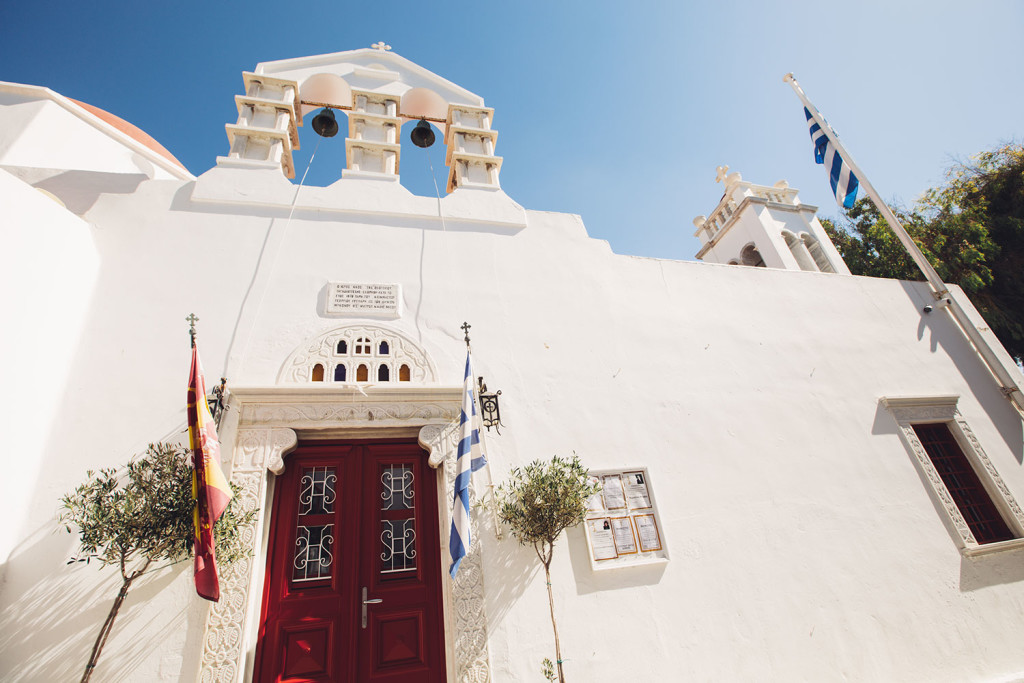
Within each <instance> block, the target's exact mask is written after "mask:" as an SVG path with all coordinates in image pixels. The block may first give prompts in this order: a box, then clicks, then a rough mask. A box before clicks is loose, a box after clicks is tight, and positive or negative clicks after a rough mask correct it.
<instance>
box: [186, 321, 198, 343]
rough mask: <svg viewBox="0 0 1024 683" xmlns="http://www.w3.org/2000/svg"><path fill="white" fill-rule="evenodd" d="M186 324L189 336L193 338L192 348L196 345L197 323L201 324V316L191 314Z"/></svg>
mask: <svg viewBox="0 0 1024 683" xmlns="http://www.w3.org/2000/svg"><path fill="white" fill-rule="evenodd" d="M185 322H187V323H188V336H190V337H191V338H192V346H195V345H196V323H197V322H199V316H197V315H196V314H195V313H189V314H188V317H187V318H185Z"/></svg>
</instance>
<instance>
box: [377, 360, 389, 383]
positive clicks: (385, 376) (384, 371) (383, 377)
mask: <svg viewBox="0 0 1024 683" xmlns="http://www.w3.org/2000/svg"><path fill="white" fill-rule="evenodd" d="M377 381H378V382H390V381H391V368H389V367H388V365H387V363H382V364H381V366H380V367H379V368H377Z"/></svg>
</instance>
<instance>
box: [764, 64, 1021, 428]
mask: <svg viewBox="0 0 1024 683" xmlns="http://www.w3.org/2000/svg"><path fill="white" fill-rule="evenodd" d="M782 80H783V81H785V82H786V83H789V84H790V86H792V88H793V92H795V93H796V96H797V97H799V98H800V101H801V102H803V104H804V106H805V107H807V111H809V112H810V113H811V118H813V119H814V121H815V123H817V124H818V125H819V126H821V131H822V132H823V133H824V134H825V135H826V137H828V140H829V142H830V143H832V145H833V146H834V147H835V150H836V154H838V155H839V156H840V157H841V158H842V160H843V161H844V162H845V163H846V165H847V166H849V167H850V170H851V171H853V174H854V175H855V176H857V180H858V181H860V184H861V186H862V187H863V188H864V191H865V192H867V193H868V196H869V197H871V201H872V202H873V203H874V205H875V208H877V209H878V211H879V213H881V214H882V217H883V218H884V219H885V220H886V222H887V223H888V224H889V227H891V228H892V231H893V232H894V233H895V234H896V237H897V238H898V239H899V241H900V243H901V244H903V247H904V249H906V250H907V253H909V254H910V258H912V259H914V263H916V264H917V267H918V268H920V269H921V272H922V273H924V276H925V279H926V280H927V281H928V284H929V285H930V286H931V288H932V295H933V296H934V297H935V299H936V300H942V301H945V302H947V305H946V308H948V309H949V312H950V314H951V315H952V316H953V319H954V320H956V322H957V324H959V326H960V328H961V329H962V330H963V332H964V334H965V335H966V337H967V338H968V339H969V340H970V342H971V343H972V344H973V345H974V348H975V349H976V350H977V352H978V355H979V356H981V358H982V360H983V361H984V362H985V365H986V366H988V369H989V371H990V372H991V373H992V374H993V375H994V376H995V379H996V381H997V382H998V383H999V388H1000V390H1001V391H1002V392H1003V394H1004V395H1005V396H1006V397H1007V398H1008V399H1010V402H1011V403H1012V404H1013V405H1014V407H1016V408H1017V410H1018V412H1020V413H1021V415H1022V416H1024V393H1022V392H1021V388H1020V385H1019V383H1018V381H1017V380H1016V379H1015V378H1014V377H1013V375H1011V374H1010V372H1009V371H1008V370H1007V369H1006V366H1005V365H1003V363H1002V361H1001V360H1000V359H999V357H998V356H996V354H995V352H994V351H993V350H992V347H991V346H990V345H989V343H988V341H987V340H986V339H985V338H984V337H983V336H982V334H981V332H980V331H979V330H978V328H977V327H976V326H975V325H974V323H973V322H971V320H970V318H968V317H967V312H966V311H964V309H963V308H962V307H961V306H960V304H959V303H958V302H957V300H956V299H954V298H953V297H952V296H951V295H950V293H949V288H948V287H946V284H945V283H944V282H943V281H942V278H940V277H939V274H938V273H937V272H935V269H934V268H933V267H932V264H931V263H929V262H928V259H927V258H925V255H924V254H923V253H922V252H921V250H920V249H919V248H918V246H917V244H916V243H915V242H914V240H913V239H912V238H911V237H910V235H909V234H908V233H907V231H906V229H905V228H904V227H903V224H902V223H900V221H899V219H898V218H896V215H895V214H894V213H893V212H892V210H891V209H890V208H889V206H888V204H886V203H885V202H884V201H882V198H881V197H880V196H879V194H878V192H877V191H876V190H875V188H874V186H873V185H872V184H871V182H870V181H869V180H868V179H867V176H865V175H864V173H863V172H862V171H861V170H860V167H859V166H857V164H856V163H855V162H854V161H853V158H852V157H851V156H850V153H849V152H847V151H846V148H845V147H843V145H842V143H841V142H839V139H838V137H837V136H836V134H835V131H833V130H832V128H831V127H830V126H829V125H828V123H826V122H825V119H824V118H823V117H822V116H821V113H820V112H819V111H818V110H817V108H815V106H814V105H813V104H811V101H810V100H809V99H807V95H805V94H804V91H803V89H802V88H801V87H800V84H799V83H797V82H796V78H794V77H793V74H792V73H788V74H786V75H785V76H783V77H782Z"/></svg>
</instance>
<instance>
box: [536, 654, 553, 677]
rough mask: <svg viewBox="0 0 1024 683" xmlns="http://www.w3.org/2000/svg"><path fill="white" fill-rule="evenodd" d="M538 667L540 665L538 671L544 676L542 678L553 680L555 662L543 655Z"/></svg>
mask: <svg viewBox="0 0 1024 683" xmlns="http://www.w3.org/2000/svg"><path fill="white" fill-rule="evenodd" d="M540 667H541V668H540V673H541V675H542V676H544V680H546V681H553V680H555V678H556V676H555V663H554V662H552V661H551V660H550V659H548V658H547V657H545V658H544V661H543V662H541V663H540Z"/></svg>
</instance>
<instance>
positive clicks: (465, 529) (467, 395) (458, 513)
mask: <svg viewBox="0 0 1024 683" xmlns="http://www.w3.org/2000/svg"><path fill="white" fill-rule="evenodd" d="M486 464H487V458H485V457H484V452H483V448H482V446H481V444H480V425H479V418H478V417H477V414H476V398H475V397H474V394H473V366H472V363H471V362H470V355H469V351H467V352H466V380H465V382H464V386H463V388H462V414H461V416H460V417H459V450H458V458H457V459H456V461H455V500H454V501H453V503H452V534H451V538H450V539H449V541H448V550H449V551H450V552H451V555H452V566H451V567H450V568H449V569H448V572H449V573H450V574H451V575H452V578H453V579H454V578H455V574H456V572H458V571H459V565H460V564H461V563H462V558H463V557H465V556H466V553H467V552H469V543H470V540H469V479H470V476H471V475H472V473H473V472H476V471H477V470H479V469H481V468H482V467H483V466H484V465H486Z"/></svg>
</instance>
